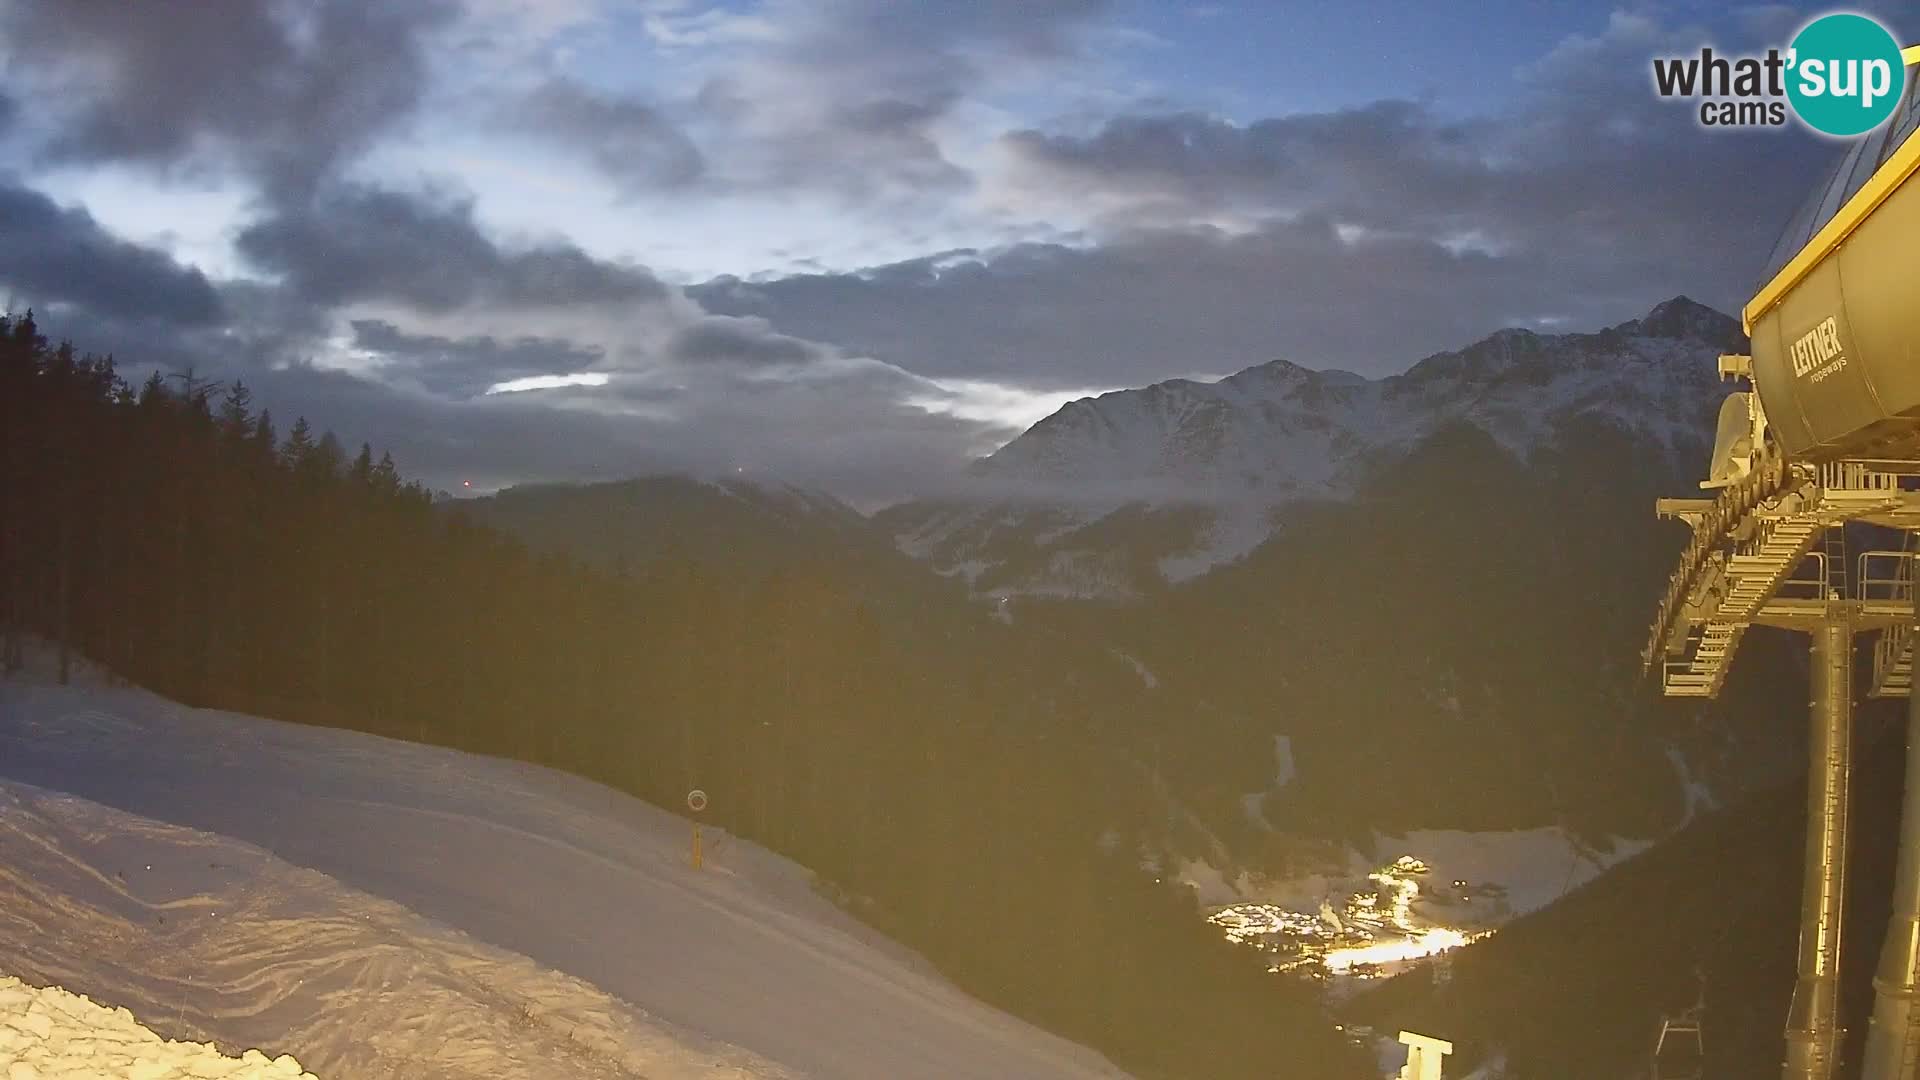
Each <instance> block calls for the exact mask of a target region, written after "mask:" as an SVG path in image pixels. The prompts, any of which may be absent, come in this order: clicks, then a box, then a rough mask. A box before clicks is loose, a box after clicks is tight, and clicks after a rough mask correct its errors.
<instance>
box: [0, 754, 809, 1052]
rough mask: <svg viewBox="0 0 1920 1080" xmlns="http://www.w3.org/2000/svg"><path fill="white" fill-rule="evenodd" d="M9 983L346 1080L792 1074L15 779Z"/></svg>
mask: <svg viewBox="0 0 1920 1080" xmlns="http://www.w3.org/2000/svg"><path fill="white" fill-rule="evenodd" d="M0 970H7V971H21V972H26V973H28V974H30V975H32V976H33V977H34V978H36V979H37V980H44V981H47V982H52V983H58V984H61V985H65V986H69V987H84V988H86V989H87V990H89V991H90V992H92V993H94V994H96V995H98V996H100V997H102V998H104V999H107V1000H112V1001H116V1002H120V1003H122V1004H125V1005H127V1006H129V1007H131V1008H132V1009H134V1010H135V1011H136V1012H137V1013H138V1014H139V1015H140V1016H141V1017H143V1018H144V1019H145V1021H146V1022H147V1023H148V1024H149V1025H151V1026H153V1027H156V1028H158V1029H160V1030H162V1031H164V1032H166V1033H167V1034H168V1035H170V1036H172V1037H175V1038H190V1039H193V1040H196V1041H206V1042H217V1043H222V1044H227V1045H233V1046H263V1047H272V1048H276V1049H287V1048H297V1051H298V1054H299V1056H300V1057H301V1058H302V1059H303V1060H305V1061H306V1062H308V1063H309V1064H311V1065H313V1066H314V1067H315V1068H318V1069H320V1070H321V1071H323V1072H325V1073H327V1074H329V1075H331V1076H338V1077H368V1076H405V1077H420V1078H422V1080H437V1078H446V1080H453V1078H455V1077H472V1076H488V1077H502V1078H509V1080H545V1078H547V1077H553V1078H556V1080H560V1078H567V1080H572V1078H580V1080H585V1078H587V1077H602V1076H605V1077H623V1076H626V1077H632V1076H639V1075H642V1074H644V1075H647V1076H673V1077H679V1076H690V1075H699V1076H702V1077H709V1076H711V1077H727V1078H737V1080H747V1078H764V1077H782V1076H787V1075H790V1074H787V1073H785V1072H784V1071H782V1070H780V1069H778V1068H775V1067H774V1066H772V1065H771V1064H769V1063H766V1062H763V1061H759V1060H757V1059H754V1058H753V1057H752V1056H751V1055H749V1054H746V1053H745V1052H743V1051H740V1050H738V1049H736V1048H723V1047H715V1046H713V1045H711V1044H709V1043H707V1042H706V1041H705V1040H701V1039H699V1038H698V1037H697V1036H692V1035H688V1034H686V1033H682V1032H676V1031H674V1030H672V1029H670V1028H668V1027H666V1026H665V1025H662V1024H660V1023H659V1022H657V1021H653V1020H651V1019H650V1018H647V1017H645V1016H643V1015H640V1014H637V1013H636V1012H635V1011H634V1010H632V1009H630V1008H628V1007H627V1006H626V1005H624V1004H622V1003H621V1002H618V1001H616V1000H614V999H612V998H611V997H609V996H608V995H607V994H605V993H604V992H602V991H600V990H598V989H596V988H595V987H592V986H590V985H588V984H586V983H584V982H581V981H580V980H578V979H571V978H568V977H566V976H564V975H561V974H559V973H557V972H553V971H550V970H547V969H545V968H542V967H540V966H539V965H536V964H534V963H533V962H531V961H529V960H528V959H527V958H525V957H523V956H516V955H514V954H512V953H509V952H506V951H504V950H501V949H497V948H492V947H490V946H487V945H485V944H482V943H480V942H476V941H474V940H472V939H471V938H469V937H467V936H466V935H464V934H460V933H457V932H454V931H451V930H449V929H447V928H446V927H444V926H440V925H438V924H436V923H433V922H431V921H429V920H427V919H424V918H421V917H420V916H419V915H417V914H415V913H413V912H410V911H408V910H406V909H405V908H402V907H401V906H399V905H398V904H394V903H391V902H389V901H385V900H381V899H379V898H377V897H372V896H368V895H366V894H364V893H361V892H359V891H357V890H354V889H351V888H348V887H346V886H344V885H341V884H340V883H339V882H337V881H335V880H333V879H332V878H329V877H327V876H326V875H324V874H319V873H316V872H314V871H312V870H307V869H303V868H301V867H297V866H292V865H289V864H288V863H286V862H284V861H282V860H280V859H276V858H274V857H273V856H271V855H269V854H267V853H266V852H264V851H261V850H260V849H259V848H256V847H253V846H252V845H249V844H243V843H240V842H238V841H235V840H231V839H228V838H226V837H221V836H216V835H212V834H209V833H204V832H199V831H196V830H193V829H185V828H181V827H179V826H177V825H168V824H164V823H161V822H157V821H152V820H149V819H146V818H140V817H136V816H134V815H131V814H126V813H122V812H120V811H117V810H112V809H109V808H108V807H104V806H100V805H98V804H97V803H92V802H88V801H87V800H85V799H80V798H76V797H74V796H70V795H62V794H57V793H53V792H48V791H42V790H40V789H37V788H33V787H29V786H27V785H24V784H18V783H13V782H9V781H0Z"/></svg>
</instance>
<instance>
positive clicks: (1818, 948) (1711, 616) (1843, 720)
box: [1642, 48, 1920, 1080]
mask: <svg viewBox="0 0 1920 1080" xmlns="http://www.w3.org/2000/svg"><path fill="white" fill-rule="evenodd" d="M1905 59H1906V62H1907V65H1908V68H1907V88H1906V93H1905V97H1904V99H1903V100H1902V102H1901V103H1900V105H1899V106H1898V108H1897V109H1896V110H1895V112H1894V114H1893V116H1892V117H1891V118H1890V119H1889V120H1888V121H1887V123H1885V124H1883V125H1882V126H1881V127H1880V128H1879V129H1877V130H1876V131H1874V132H1872V133H1870V134H1868V135H1864V136H1861V137H1860V138H1858V139H1857V140H1855V141H1853V142H1852V143H1851V144H1849V145H1848V147H1847V149H1846V152H1845V153H1844V154H1843V155H1842V157H1841V160H1840V161H1839V163H1838V165H1837V166H1836V167H1835V169H1834V170H1833V172H1832V173H1831V174H1830V175H1829V176H1828V177H1827V179H1826V180H1825V181H1824V182H1823V183H1822V184H1821V185H1820V186H1819V187H1818V188H1817V189H1816V190H1815V191H1814V192H1813V194H1812V197H1811V198H1810V199H1809V200H1808V202H1807V204H1806V205H1805V206H1804V207H1802V208H1801V210H1800V212H1799V213H1798V214H1796V215H1795V216H1794V217H1793V218H1792V220H1791V221H1789V223H1788V225H1787V228H1786V230H1785V232H1784V233H1783V234H1782V235H1781V238H1780V241H1779V243H1778V244H1777V245H1776V246H1775V248H1774V251H1773V254H1772V257H1771V258H1770V259H1769V260H1768V265H1767V268H1766V271H1765V274H1764V280H1763V283H1762V284H1761V286H1760V288H1759V290H1758V291H1757V292H1756V293H1755V294H1754V297H1753V299H1752V301H1751V302H1749V303H1748V304H1747V305H1746V307H1745V309H1744V310H1743V312H1742V321H1743V323H1744V325H1745V327H1746V330H1747V333H1748V335H1749V337H1750V338H1751V340H1752V348H1751V354H1750V355H1746V356H1723V357H1721V358H1720V370H1721V373H1722V374H1723V375H1727V376H1731V377H1734V378H1744V379H1748V380H1750V381H1751V383H1752V388H1751V390H1743V391H1738V392H1735V393H1733V394H1731V395H1729V397H1728V399H1727V401H1726V402H1725V404H1724V405H1723V406H1722V409H1721V413H1720V421H1719V425H1718V429H1717V431H1716V433H1715V443H1714V454H1713V460H1712V462H1711V464H1710V466H1709V469H1708V476H1707V478H1706V479H1705V480H1704V481H1702V483H1701V485H1700V486H1701V487H1702V488H1704V489H1706V490H1707V491H1708V492H1710V493H1711V495H1712V497H1711V498H1697V497H1696V498H1685V499H1662V500H1660V504H1659V507H1658V510H1659V512H1660V513H1661V514H1663V515H1665V516H1670V517H1676V518H1680V519H1682V520H1684V521H1686V522H1687V523H1688V524H1689V525H1691V526H1692V536H1691V537H1690V538H1689V540H1688V543H1687V546H1686V547H1685V548H1684V549H1683V550H1682V552H1681V555H1680V559H1679V565H1678V566H1677V567H1676V568H1675V570H1674V572H1673V575H1672V577H1671V578H1670V579H1669V581H1668V585H1667V590H1666V593H1665V595H1664V596H1663V597H1662V598H1661V601H1660V607H1659V609H1658V613H1657V614H1656V616H1655V618H1654V623H1653V627H1652V632H1651V633H1650V634H1649V636H1648V641H1647V646H1646V649H1645V651H1644V653H1643V654H1642V655H1643V659H1644V660H1645V662H1646V664H1647V667H1648V668H1649V669H1650V670H1657V671H1658V672H1659V674H1660V679H1661V686H1662V689H1663V691H1664V692H1665V693H1666V694H1667V695H1669V696H1672V697H1714V696H1716V695H1717V694H1718V693H1719V692H1720V688H1721V686H1722V684H1723V682H1724V680H1725V678H1726V674H1727V670H1728V666H1729V665H1730V664H1731V663H1732V660H1733V657H1734V655H1735V653H1736V651H1737V650H1738V648H1739V645H1740V642H1741V639H1742V637H1743V635H1744V634H1745V633H1746V631H1747V629H1748V628H1749V627H1752V626H1772V627H1779V628H1784V629H1789V630H1794V631H1798V632H1801V633H1805V634H1807V635H1808V636H1809V638H1810V639H1811V643H1812V644H1811V648H1812V655H1813V663H1812V666H1811V678H1812V682H1813V686H1812V694H1811V709H1810V713H1811V716H1810V720H1811V723H1810V732H1809V734H1810V739H1809V746H1808V773H1807V824H1808V827H1807V836H1806V844H1805V874H1804V884H1803V888H1802V894H1801V912H1800V942H1799V958H1798V964H1799V977H1798V980H1797V981H1796V983H1795V986H1794V993H1793V1002H1792V1005H1791V1008H1790V1011H1789V1014H1788V1018H1787V1024H1786V1047H1785V1054H1784V1055H1783V1059H1782V1065H1781V1075H1782V1077H1783V1078H1784V1080H1832V1078H1833V1077H1835V1076H1836V1075H1839V1073H1840V1071H1841V1067H1842V1063H1841V1062H1840V1060H1839V1054H1840V1049H1841V1047H1842V1046H1844V1045H1845V1040H1844V1038H1843V1035H1844V1032H1845V1028H1844V1026H1843V1017H1842V1015H1841V1011H1840V997H1839V990H1840V985H1839V983H1840V979H1839V974H1840V943H1841V925H1840V924H1841V918H1842V914H1843V912H1844V908H1845V905H1844V902H1843V900H1844V897H1843V894H1844V890H1845V884H1846V867H1847V853H1848V842H1847V833H1848V818H1849V811H1850V801H1849V788H1850V781H1851V776H1852V753H1853V750H1852V716H1853V700H1854V697H1855V691H1856V688H1855V686H1854V665H1853V644H1854V637H1855V636H1856V635H1857V634H1860V633H1869V634H1873V635H1875V637H1874V658H1873V659H1874V662H1873V667H1872V676H1871V681H1870V683H1869V684H1868V686H1867V687H1866V691H1867V693H1869V694H1871V695H1875V696H1884V697H1907V698H1908V699H1909V712H1908V738H1907V788H1906V794H1905V797H1904V801H1903V804H1902V807H1901V814H1902V820H1901V832H1900V854H1899V865H1898V869H1897V871H1896V875H1897V876H1896V881H1895V895H1894V903H1893V914H1892V918H1891V921H1890V922H1889V925H1888V928H1887V934H1886V938H1885V939H1884V945H1883V947H1882V950H1881V954H1880V960H1879V966H1878V968H1877V969H1876V973H1875V977H1874V987H1875V1000H1874V1007H1873V1015H1872V1018H1871V1022H1870V1025H1869V1027H1868V1031H1867V1040H1866V1049H1865V1053H1864V1058H1863V1060H1862V1061H1861V1062H1860V1063H1859V1065H1860V1069H1859V1071H1858V1075H1859V1076H1861V1077H1862V1078H1863V1080H1920V694H1915V693H1913V682H1914V671H1915V666H1914V655H1915V650H1914V645H1915V642H1916V641H1920V632H1917V630H1916V603H1917V602H1920V590H1916V589H1915V580H1916V577H1917V576H1920V575H1916V573H1915V563H1916V560H1920V542H1916V539H1915V537H1916V536H1917V535H1920V272H1917V271H1920V259H1916V258H1915V254H1916V252H1920V184H1914V183H1909V181H1910V180H1912V179H1913V175H1914V173H1915V171H1916V169H1920V138H1916V137H1915V131H1916V128H1920V71H1916V70H1915V67H1916V65H1920V48H1914V49H1908V50H1906V53H1905ZM1853 522H1862V523H1866V524H1869V525H1874V526H1879V527H1880V528H1882V529H1888V530H1893V532H1892V533H1890V534H1889V533H1886V532H1881V533H1875V534H1871V535H1876V536H1883V537H1884V536H1888V535H1892V536H1895V537H1899V539H1898V540H1890V541H1885V542H1881V543H1878V544H1877V545H1875V544H1870V545H1868V546H1869V547H1870V548H1871V547H1875V546H1877V547H1879V548H1880V550H1866V551H1858V552H1852V553H1850V552H1849V551H1848V548H1847V536H1848V534H1847V532H1846V526H1847V525H1848V524H1849V523H1853ZM1856 535H1857V536H1867V535H1870V533H1869V531H1867V530H1859V531H1857V533H1856ZM1847 1072H1848V1074H1849V1075H1853V1071H1852V1070H1851V1069H1849V1070H1847Z"/></svg>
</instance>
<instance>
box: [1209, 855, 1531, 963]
mask: <svg viewBox="0 0 1920 1080" xmlns="http://www.w3.org/2000/svg"><path fill="white" fill-rule="evenodd" d="M1431 877H1432V868H1431V867H1429V866H1428V865H1427V864H1426V863H1424V862H1422V861H1421V860H1419V859H1417V858H1415V857H1414V856H1412V855H1402V856H1401V857H1400V858H1398V859H1396V860H1394V861H1393V862H1392V863H1390V864H1388V865H1386V866H1383V867H1381V868H1379V869H1378V870H1375V871H1373V872H1372V873H1370V874H1368V875H1367V876H1366V878H1365V879H1364V884H1360V885H1358V886H1357V887H1356V888H1354V889H1353V890H1352V891H1348V892H1347V893H1346V895H1345V897H1344V899H1341V900H1339V901H1338V902H1336V900H1335V897H1334V896H1329V897H1328V898H1327V899H1325V900H1323V901H1322V902H1321V904H1320V910H1319V911H1318V912H1317V913H1308V912H1302V911H1291V910H1288V909H1287V908H1284V907H1281V906H1279V905H1276V904H1265V903H1249V904H1232V905H1229V906H1227V907H1223V908H1221V909H1220V910H1218V911H1215V912H1214V913H1213V914H1212V915H1210V916H1208V920H1207V921H1209V922H1211V923H1212V924H1214V925H1215V926H1218V927H1220V928H1221V929H1222V930H1223V931H1224V932H1225V933H1226V936H1227V939H1228V940H1229V941H1233V942H1237V943H1241V944H1246V945H1251V946H1253V947H1254V948H1257V949H1260V950H1262V951H1264V952H1266V953H1269V954H1270V957H1271V959H1270V961H1269V964H1268V968H1267V970H1269V971H1272V972H1276V973H1281V972H1284V973H1291V974H1296V975H1303V976H1306V977H1310V978H1316V979H1327V978H1331V977H1344V978H1351V979H1375V978H1385V977H1388V976H1392V975H1397V974H1400V973H1401V972H1403V971H1405V970H1407V969H1408V968H1409V967H1411V966H1412V965H1413V964H1414V963H1415V962H1417V961H1420V960H1423V959H1426V958H1428V957H1434V956H1439V955H1441V954H1443V953H1445V952H1447V951H1449V950H1451V949H1457V948H1459V947H1460V946H1462V945H1466V944H1468V943H1470V942H1473V941H1477V940H1479V939H1481V938H1484V937H1487V936H1489V935H1491V934H1492V933H1493V932H1494V928H1495V927H1496V926H1498V925H1499V923H1500V922H1502V921H1504V919H1505V918H1506V917H1507V916H1508V915H1509V914H1510V908H1509V906H1508V904H1507V900H1506V892H1505V890H1504V889H1503V888H1502V887H1501V886H1499V885H1494V884H1490V883H1481V884H1476V883H1472V882H1468V881H1466V880H1464V879H1454V880H1453V881H1451V882H1445V883H1441V882H1436V881H1433V880H1430V879H1431Z"/></svg>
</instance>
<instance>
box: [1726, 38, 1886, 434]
mask: <svg viewBox="0 0 1920 1080" xmlns="http://www.w3.org/2000/svg"><path fill="white" fill-rule="evenodd" d="M1906 60H1907V63H1908V64H1909V65H1913V64H1915V63H1916V62H1920V49H1909V50H1907V55H1906ZM1914 75H1915V71H1914V68H1913V67H1911V66H1910V67H1909V68H1908V79H1907V95H1906V99H1905V100H1904V101H1903V102H1902V103H1901V105H1900V106H1899V108H1898V109H1897V110H1896V111H1895V113H1894V115H1893V117H1892V118H1891V119H1890V120H1889V121H1888V122H1887V123H1885V124H1883V125H1881V126H1880V127H1879V128H1878V129H1876V130H1875V131H1873V132H1872V133H1870V134H1868V135H1865V136H1862V137H1861V138H1859V139H1858V140H1856V141H1855V142H1854V143H1853V144H1852V146H1851V147H1850V148H1849V150H1848V151H1847V153H1846V154H1845V156H1844V157H1842V158H1841V160H1840V163H1839V165H1838V167H1837V168H1836V169H1835V170H1834V171H1833V173H1832V174H1831V175H1830V176H1829V177H1828V178H1827V181H1826V182H1825V183H1824V184H1822V185H1821V186H1820V187H1819V188H1817V189H1816V190H1815V191H1814V193H1813V195H1812V197H1811V198H1810V199H1809V200H1808V201H1807V203H1806V205H1805V206H1803V207H1802V208H1801V210H1800V212H1799V213H1798V214H1796V215H1795V216H1794V218H1793V219H1792V221H1791V222H1790V223H1789V224H1788V226H1787V228H1786V231H1785V232H1784V233H1782V234H1781V237H1780V241H1779V243H1778V244H1776V245H1775V247H1774V251H1773V255H1772V257H1771V259H1770V260H1769V262H1768V266H1767V270H1766V274H1765V277H1766V281H1765V283H1764V284H1763V285H1761V287H1760V290H1759V292H1757V293H1756V294H1755V295H1754V297H1753V299H1752V301H1750V302H1749V303H1748V304H1747V306H1746V308H1745V310H1744V311H1743V312H1742V322H1743V323H1744V325H1745V327H1746V330H1747V333H1748V335H1749V336H1751V338H1752V340H1753V346H1752V356H1753V360H1752V378H1753V383H1754V388H1755V390H1756V391H1757V392H1758V394H1759V395H1760V403H1761V405H1762V406H1764V412H1765V415H1766V419H1767V420H1768V422H1769V423H1770V425H1771V428H1772V431H1773V434H1774V436H1775V437H1776V438H1777V439H1778V441H1779V446H1780V450H1781V452H1783V453H1784V454H1785V455H1786V456H1787V457H1788V458H1789V459H1793V460H1798V461H1804V462H1810V463H1814V464H1819V463H1823V462H1827V461H1833V460H1837V459H1840V458H1847V457H1853V458H1878V457H1892V458H1896V459H1899V460H1903V461H1912V460H1915V459H1917V458H1920V355H1916V350H1920V303H1916V300H1917V299H1920V292H1917V291H1916V288H1915V275H1916V271H1920V265H1917V263H1916V254H1920V252H1916V247H1915V241H1916V239H1920V185H1910V184H1908V183H1907V181H1908V180H1909V179H1910V178H1911V177H1912V176H1913V174H1914V172H1915V170H1916V168H1920V140H1916V139H1914V138H1912V135H1913V133H1914V130H1915V127H1916V125H1917V124H1920V108H1916V107H1915V97H1914V91H1915V84H1916V82H1920V80H1916V79H1915V78H1914Z"/></svg>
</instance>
